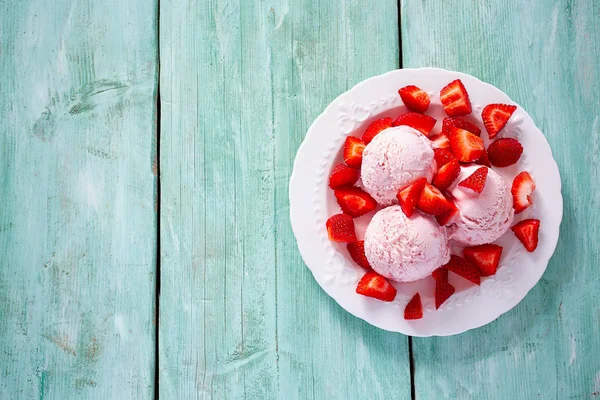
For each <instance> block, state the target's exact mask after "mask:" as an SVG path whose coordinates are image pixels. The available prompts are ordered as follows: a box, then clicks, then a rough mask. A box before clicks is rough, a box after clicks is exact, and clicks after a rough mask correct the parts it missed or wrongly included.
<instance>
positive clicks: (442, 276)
mask: <svg viewBox="0 0 600 400" xmlns="http://www.w3.org/2000/svg"><path fill="white" fill-rule="evenodd" d="M431 276H433V279H434V280H435V281H436V282H448V270H447V269H446V268H444V267H439V268H438V269H436V270H435V271H433V272H432V273H431Z"/></svg>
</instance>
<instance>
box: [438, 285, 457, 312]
mask: <svg viewBox="0 0 600 400" xmlns="http://www.w3.org/2000/svg"><path fill="white" fill-rule="evenodd" d="M455 291H456V289H454V286H452V285H451V284H449V283H448V282H444V281H441V282H440V281H437V282H436V283H435V309H436V310H437V309H439V308H440V306H441V305H442V304H444V302H445V301H446V300H448V299H449V298H450V296H452V295H453V294H454V292H455Z"/></svg>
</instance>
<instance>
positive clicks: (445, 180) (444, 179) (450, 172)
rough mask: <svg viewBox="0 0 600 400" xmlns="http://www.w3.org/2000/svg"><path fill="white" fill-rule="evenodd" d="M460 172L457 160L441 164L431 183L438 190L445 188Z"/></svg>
mask: <svg viewBox="0 0 600 400" xmlns="http://www.w3.org/2000/svg"><path fill="white" fill-rule="evenodd" d="M459 174H460V164H459V163H458V161H457V160H452V161H450V162H449V163H447V164H445V165H442V166H441V167H440V169H438V172H437V173H436V174H435V176H434V177H433V184H434V185H435V187H437V188H438V189H440V190H446V189H448V188H449V187H450V185H452V182H454V180H455V179H456V178H458V175H459Z"/></svg>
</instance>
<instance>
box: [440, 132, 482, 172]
mask: <svg viewBox="0 0 600 400" xmlns="http://www.w3.org/2000/svg"><path fill="white" fill-rule="evenodd" d="M450 131H451V134H450V137H449V138H448V139H450V148H451V149H452V153H453V154H454V155H455V156H456V158H457V159H458V161H460V162H464V163H470V162H475V161H477V160H479V158H480V157H481V154H482V153H483V151H484V150H485V147H483V139H482V138H480V137H479V136H475V135H473V134H472V133H471V132H469V131H467V130H464V129H460V128H457V127H455V126H453V127H452V128H451V129H450Z"/></svg>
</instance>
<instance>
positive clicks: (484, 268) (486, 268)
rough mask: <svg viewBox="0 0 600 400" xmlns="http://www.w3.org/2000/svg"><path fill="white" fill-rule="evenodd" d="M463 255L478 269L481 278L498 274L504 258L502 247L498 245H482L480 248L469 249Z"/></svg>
mask: <svg viewBox="0 0 600 400" xmlns="http://www.w3.org/2000/svg"><path fill="white" fill-rule="evenodd" d="M463 255H464V256H465V258H466V259H467V260H469V261H471V262H472V263H473V264H475V266H476V267H477V268H479V272H480V273H481V276H490V275H494V274H495V273H496V270H497V269H498V265H499V264H500V257H501V256H502V246H498V245H497V244H482V245H480V246H473V247H467V248H465V249H464V250H463Z"/></svg>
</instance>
